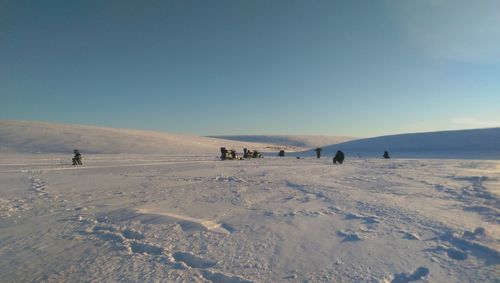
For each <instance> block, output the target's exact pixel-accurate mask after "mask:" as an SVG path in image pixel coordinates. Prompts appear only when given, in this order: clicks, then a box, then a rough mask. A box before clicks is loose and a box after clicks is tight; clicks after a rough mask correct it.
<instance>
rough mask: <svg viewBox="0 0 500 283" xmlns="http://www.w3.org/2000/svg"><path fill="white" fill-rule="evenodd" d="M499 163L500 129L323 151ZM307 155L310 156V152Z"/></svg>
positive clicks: (380, 141)
mask: <svg viewBox="0 0 500 283" xmlns="http://www.w3.org/2000/svg"><path fill="white" fill-rule="evenodd" d="M337 150H342V151H344V153H346V155H348V156H349V155H350V156H362V157H382V154H383V152H384V150H387V151H389V153H390V154H391V156H392V157H406V158H414V157H415V158H467V159H500V128H488V129H473V130H459V131H441V132H428V133H414V134H401V135H391V136H381V137H374V138H368V139H361V140H354V141H349V142H345V143H340V144H335V145H330V146H327V147H325V148H323V152H322V153H323V154H324V155H333V154H335V152H336V151H337ZM308 154H309V155H310V154H312V151H309V152H308Z"/></svg>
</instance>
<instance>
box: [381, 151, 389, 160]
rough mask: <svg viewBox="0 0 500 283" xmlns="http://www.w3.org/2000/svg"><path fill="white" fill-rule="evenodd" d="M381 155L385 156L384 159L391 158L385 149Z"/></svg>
mask: <svg viewBox="0 0 500 283" xmlns="http://www.w3.org/2000/svg"><path fill="white" fill-rule="evenodd" d="M382 157H383V158H385V159H389V158H391V157H390V156H389V152H388V151H387V150H386V151H384V155H382Z"/></svg>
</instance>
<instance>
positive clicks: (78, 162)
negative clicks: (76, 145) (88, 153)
mask: <svg viewBox="0 0 500 283" xmlns="http://www.w3.org/2000/svg"><path fill="white" fill-rule="evenodd" d="M73 153H74V154H75V156H74V157H73V159H72V161H73V165H83V164H82V155H81V154H80V151H78V149H75V150H73Z"/></svg>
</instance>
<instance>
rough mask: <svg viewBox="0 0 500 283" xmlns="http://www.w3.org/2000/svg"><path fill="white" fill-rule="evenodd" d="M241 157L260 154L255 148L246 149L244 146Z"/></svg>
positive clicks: (259, 155) (251, 156)
mask: <svg viewBox="0 0 500 283" xmlns="http://www.w3.org/2000/svg"><path fill="white" fill-rule="evenodd" d="M243 158H262V154H261V153H260V152H258V151H257V150H254V151H252V150H248V149H246V148H244V149H243Z"/></svg>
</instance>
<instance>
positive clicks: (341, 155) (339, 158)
mask: <svg viewBox="0 0 500 283" xmlns="http://www.w3.org/2000/svg"><path fill="white" fill-rule="evenodd" d="M344 158H345V155H344V153H343V152H342V151H340V150H337V153H335V156H334V157H333V164H337V163H339V164H342V162H344Z"/></svg>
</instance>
